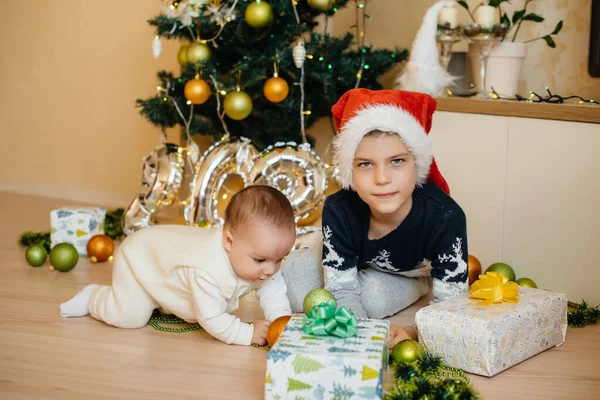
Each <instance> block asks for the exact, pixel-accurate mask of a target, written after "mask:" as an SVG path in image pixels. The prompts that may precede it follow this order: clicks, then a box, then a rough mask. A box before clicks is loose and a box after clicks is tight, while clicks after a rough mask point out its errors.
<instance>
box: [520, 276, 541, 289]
mask: <svg viewBox="0 0 600 400" xmlns="http://www.w3.org/2000/svg"><path fill="white" fill-rule="evenodd" d="M517 285H519V286H525V287H529V288H533V289H537V285H536V284H535V282H534V281H533V280H532V279H529V278H519V279H517Z"/></svg>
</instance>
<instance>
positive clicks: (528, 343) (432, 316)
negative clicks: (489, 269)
mask: <svg viewBox="0 0 600 400" xmlns="http://www.w3.org/2000/svg"><path fill="white" fill-rule="evenodd" d="M518 293H519V299H518V300H517V301H516V302H515V303H511V302H501V303H494V304H489V305H484V304H485V302H482V301H481V300H478V299H474V298H470V297H469V295H465V296H459V297H454V298H451V299H448V300H445V301H442V302H439V303H436V304H433V305H430V306H428V307H425V308H422V309H421V310H419V311H418V312H417V315H416V322H417V328H418V333H419V342H421V343H422V344H423V345H424V346H425V347H426V348H427V350H428V351H430V352H431V353H434V354H436V355H439V356H440V357H442V359H443V360H444V361H445V362H446V364H447V365H449V366H451V367H456V368H460V369H463V370H465V371H467V372H471V373H474V374H478V375H484V376H494V375H496V374H497V373H499V372H501V371H504V370H505V369H507V368H510V367H512V366H513V365H516V364H518V363H520V362H521V361H524V360H526V359H528V358H530V357H533V356H534V355H536V354H538V353H541V352H542V351H544V350H547V349H549V348H551V347H553V346H559V345H561V344H562V343H563V342H564V341H565V335H566V332H567V299H566V296H565V295H564V294H562V293H555V292H549V291H545V290H539V289H531V288H527V287H522V286H519V287H518Z"/></svg>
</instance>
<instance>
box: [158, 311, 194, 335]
mask: <svg viewBox="0 0 600 400" xmlns="http://www.w3.org/2000/svg"><path fill="white" fill-rule="evenodd" d="M161 324H186V326H184V327H182V328H169V327H166V326H162V325H161ZM148 325H150V326H151V327H153V328H154V329H156V330H157V331H161V332H169V333H185V332H192V331H197V330H199V329H202V326H201V325H200V324H198V323H193V324H190V323H189V322H187V321H185V320H183V319H181V318H179V317H178V316H176V315H173V314H166V315H165V314H162V313H161V312H160V311H158V310H154V312H153V313H152V316H151V317H150V319H149V320H148Z"/></svg>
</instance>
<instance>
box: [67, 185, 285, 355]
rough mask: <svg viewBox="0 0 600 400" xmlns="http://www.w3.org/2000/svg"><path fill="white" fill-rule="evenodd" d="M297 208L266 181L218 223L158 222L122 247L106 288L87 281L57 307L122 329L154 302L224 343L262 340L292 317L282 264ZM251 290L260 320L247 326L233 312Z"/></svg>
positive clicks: (140, 320)
mask: <svg viewBox="0 0 600 400" xmlns="http://www.w3.org/2000/svg"><path fill="white" fill-rule="evenodd" d="M295 238H296V230H295V223H294V212H293V210H292V206H291V204H290V202H289V201H288V199H287V198H286V197H285V196H284V195H283V194H282V193H281V192H280V191H278V190H277V189H274V188H272V187H269V186H258V185H257V186H249V187H247V188H244V189H243V190H241V191H240V192H238V193H236V194H235V195H234V196H233V197H232V198H231V202H230V203H229V205H228V206H227V209H226V211H225V223H224V226H223V227H222V228H218V229H204V228H197V227H191V226H182V225H157V226H153V227H149V228H146V229H143V230H140V231H138V232H136V233H134V234H132V235H131V236H129V237H127V239H125V240H124V241H123V243H122V244H121V245H120V246H119V248H118V250H117V252H116V254H115V258H114V266H113V280H112V285H111V286H106V285H88V286H86V287H85V288H84V289H83V290H82V291H81V292H79V293H78V294H77V295H76V296H75V297H73V298H72V299H71V300H69V301H67V302H66V303H63V304H61V305H60V315H61V316H62V317H81V316H84V315H87V314H88V312H89V313H90V314H91V315H92V317H94V318H96V319H98V320H100V321H104V322H106V323H107V324H109V325H113V326H116V327H119V328H141V327H143V326H145V325H146V324H147V323H148V320H149V319H150V316H151V315H152V312H153V311H154V310H155V309H156V308H160V309H161V311H163V312H165V313H167V314H175V315H176V316H178V317H179V318H182V319H184V320H185V321H188V322H191V323H193V322H198V323H199V324H200V325H201V326H202V327H203V328H204V329H205V330H206V331H207V332H208V333H209V334H211V335H212V336H214V337H215V338H217V339H219V340H221V341H223V342H225V343H228V344H241V345H250V344H253V343H255V344H258V345H264V344H266V335H267V329H268V327H269V325H270V323H271V321H273V320H275V319H277V318H279V317H281V316H284V315H291V308H290V303H289V301H288V298H287V296H286V292H287V288H286V285H285V282H284V281H283V278H282V276H281V273H280V272H279V268H280V267H281V261H282V259H283V258H284V257H285V256H287V255H288V254H289V252H290V250H291V249H292V247H293V245H294V241H295ZM251 291H256V297H257V298H258V300H259V301H260V306H261V308H262V309H263V311H264V313H265V320H257V321H254V323H253V324H246V323H244V322H242V321H241V320H240V319H239V318H237V317H235V316H233V315H231V314H230V313H231V312H232V311H234V310H236V309H237V308H238V306H239V299H240V298H241V297H243V296H245V295H247V294H248V293H250V292H251Z"/></svg>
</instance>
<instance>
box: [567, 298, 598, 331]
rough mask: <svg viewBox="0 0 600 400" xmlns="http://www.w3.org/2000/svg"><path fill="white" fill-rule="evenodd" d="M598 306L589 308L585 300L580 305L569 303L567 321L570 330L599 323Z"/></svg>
mask: <svg viewBox="0 0 600 400" xmlns="http://www.w3.org/2000/svg"><path fill="white" fill-rule="evenodd" d="M598 307H600V305H597V306H596V307H590V306H588V305H587V303H586V302H585V300H581V304H577V303H572V302H569V312H568V313H567V320H568V321H569V326H570V327H572V328H583V327H584V326H588V325H596V324H597V323H598V322H599V321H600V309H598Z"/></svg>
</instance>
